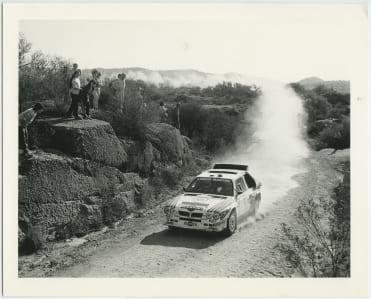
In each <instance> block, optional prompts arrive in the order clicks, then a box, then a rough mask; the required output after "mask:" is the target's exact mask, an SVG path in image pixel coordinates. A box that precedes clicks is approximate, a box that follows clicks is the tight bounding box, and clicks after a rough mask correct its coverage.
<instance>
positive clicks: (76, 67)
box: [67, 63, 79, 118]
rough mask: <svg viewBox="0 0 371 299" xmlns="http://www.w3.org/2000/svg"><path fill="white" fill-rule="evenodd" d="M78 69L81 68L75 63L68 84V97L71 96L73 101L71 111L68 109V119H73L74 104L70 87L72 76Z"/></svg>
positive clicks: (70, 98)
mask: <svg viewBox="0 0 371 299" xmlns="http://www.w3.org/2000/svg"><path fill="white" fill-rule="evenodd" d="M78 67H79V66H78V64H77V63H74V64H73V65H72V70H71V72H70V73H69V74H68V82H67V86H68V96H69V100H70V101H71V106H70V109H68V112H67V118H72V112H73V103H72V97H71V87H70V82H71V78H72V75H73V74H74V73H75V72H76V71H77V69H78Z"/></svg>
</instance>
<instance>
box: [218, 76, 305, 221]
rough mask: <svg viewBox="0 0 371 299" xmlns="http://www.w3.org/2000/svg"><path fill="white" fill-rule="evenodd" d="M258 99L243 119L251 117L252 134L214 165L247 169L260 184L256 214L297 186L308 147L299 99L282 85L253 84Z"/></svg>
mask: <svg viewBox="0 0 371 299" xmlns="http://www.w3.org/2000/svg"><path fill="white" fill-rule="evenodd" d="M257 85H258V86H260V87H261V90H262V92H263V93H262V96H261V97H260V98H259V100H258V101H257V104H256V107H254V109H252V110H247V112H246V115H245V118H251V117H254V121H253V125H254V127H255V131H254V134H253V135H252V136H250V135H249V134H248V131H249V130H248V129H249V128H245V130H244V131H245V133H244V134H242V135H241V136H240V137H239V138H238V140H237V143H236V145H235V147H234V148H233V149H231V150H229V151H227V152H226V153H225V154H224V155H223V156H222V157H219V158H217V160H218V161H221V162H225V163H227V162H228V163H240V164H247V165H248V166H249V171H250V173H251V174H252V175H253V176H254V177H255V178H256V179H257V181H259V182H261V183H262V200H261V205H260V212H261V213H262V214H265V213H266V212H267V211H268V210H269V208H270V207H272V205H273V204H274V203H275V202H276V201H277V200H278V199H280V198H281V197H282V196H283V195H284V194H285V193H286V192H287V191H288V190H290V189H291V188H293V187H295V186H296V185H297V183H296V182H295V181H294V180H293V178H292V177H293V176H294V175H295V174H298V173H301V172H304V171H305V169H304V168H303V163H302V158H305V157H307V155H308V147H307V145H306V143H305V141H304V139H303V127H304V124H305V113H304V108H303V105H302V101H301V99H300V98H299V97H298V96H297V95H296V94H295V93H294V91H293V90H292V89H291V88H289V87H287V86H285V85H284V84H282V83H279V82H274V81H268V80H265V81H261V82H257Z"/></svg>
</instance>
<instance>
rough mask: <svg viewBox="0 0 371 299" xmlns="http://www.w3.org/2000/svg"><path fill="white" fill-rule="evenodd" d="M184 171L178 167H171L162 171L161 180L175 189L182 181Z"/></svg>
mask: <svg viewBox="0 0 371 299" xmlns="http://www.w3.org/2000/svg"><path fill="white" fill-rule="evenodd" d="M182 177H183V171H182V170H181V169H180V168H178V167H176V166H169V167H166V168H163V169H162V170H161V179H162V181H163V183H164V184H165V185H166V186H168V187H175V186H176V185H177V184H179V182H180V181H181V179H182Z"/></svg>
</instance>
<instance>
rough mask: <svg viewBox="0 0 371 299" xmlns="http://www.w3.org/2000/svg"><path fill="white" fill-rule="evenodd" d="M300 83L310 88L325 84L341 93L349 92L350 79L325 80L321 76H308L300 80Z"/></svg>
mask: <svg viewBox="0 0 371 299" xmlns="http://www.w3.org/2000/svg"><path fill="white" fill-rule="evenodd" d="M297 83H299V84H300V85H302V86H303V87H304V88H305V89H308V90H312V89H314V88H316V87H318V86H325V87H327V88H329V89H334V90H335V91H337V92H339V93H343V94H347V93H350V81H345V80H334V81H325V80H322V79H321V78H317V77H310V78H305V79H303V80H300V81H299V82H297Z"/></svg>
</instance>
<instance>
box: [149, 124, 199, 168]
mask: <svg viewBox="0 0 371 299" xmlns="http://www.w3.org/2000/svg"><path fill="white" fill-rule="evenodd" d="M145 136H146V138H147V139H148V141H149V142H151V144H152V145H153V146H154V148H156V149H157V150H158V151H159V152H160V155H161V160H162V161H164V162H172V163H174V164H176V165H177V166H183V165H186V164H188V163H189V162H190V159H191V157H192V154H191V151H190V150H189V147H188V144H187V142H186V141H185V139H184V138H183V136H182V135H181V134H180V132H179V130H178V129H176V128H174V127H173V126H170V125H168V124H165V123H152V124H149V125H147V126H146V127H145Z"/></svg>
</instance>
